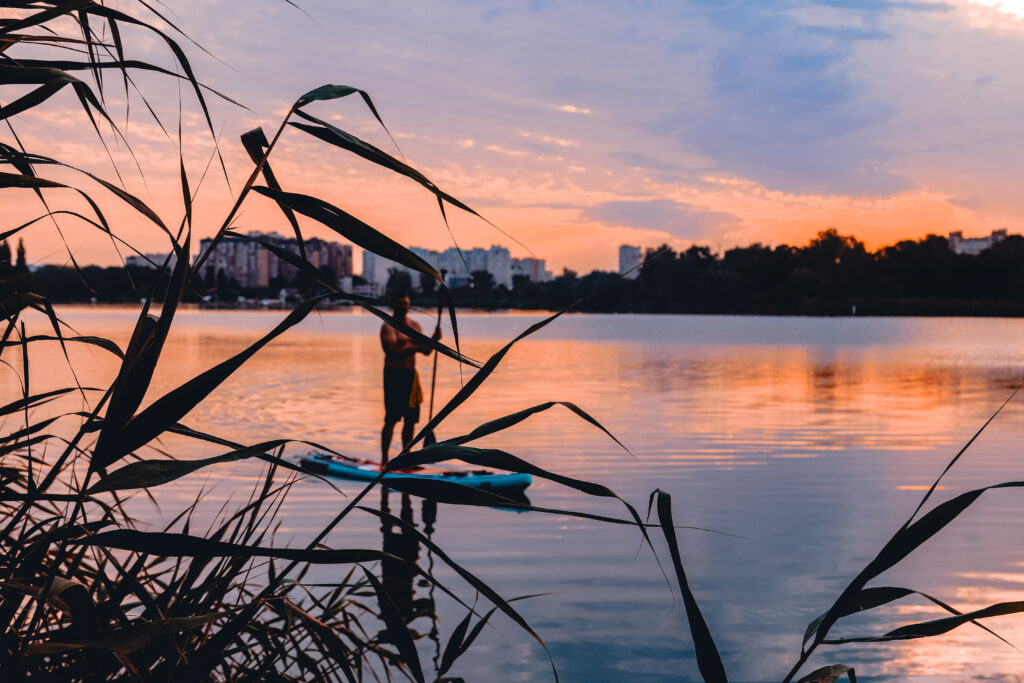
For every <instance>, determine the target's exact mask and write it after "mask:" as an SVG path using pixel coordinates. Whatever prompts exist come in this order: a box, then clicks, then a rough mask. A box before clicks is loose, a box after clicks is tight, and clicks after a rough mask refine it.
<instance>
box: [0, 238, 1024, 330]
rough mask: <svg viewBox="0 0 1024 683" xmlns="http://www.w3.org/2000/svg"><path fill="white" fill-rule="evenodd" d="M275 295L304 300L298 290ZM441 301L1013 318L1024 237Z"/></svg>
mask: <svg viewBox="0 0 1024 683" xmlns="http://www.w3.org/2000/svg"><path fill="white" fill-rule="evenodd" d="M12 256H13V255H12V253H11V249H10V248H9V247H8V246H7V244H6V243H3V244H0V278H3V277H6V278H12V277H13V278H25V279H31V280H32V282H33V286H34V287H35V288H36V290H37V291H42V292H44V293H45V294H46V295H47V296H49V297H50V298H51V300H53V301H60V302H87V301H92V300H95V301H98V302H104V303H124V302H132V301H137V300H138V296H139V295H138V292H139V291H147V289H148V288H149V287H151V286H152V285H153V283H154V281H155V280H156V279H157V277H158V274H157V271H155V270H152V269H146V268H134V267H129V268H121V267H114V268H101V267H97V266H88V267H84V268H82V269H81V270H76V269H75V268H70V267H58V266H46V267H43V268H39V269H36V270H34V271H32V272H29V271H28V269H27V268H26V266H25V251H24V246H23V245H19V248H18V256H17V260H16V261H15V262H12ZM211 279H212V278H211ZM356 280H357V281H358V278H356ZM432 283H433V281H431V282H430V283H415V285H416V286H414V283H413V282H412V281H411V279H410V278H409V276H408V273H406V272H404V271H396V272H394V273H393V274H392V277H391V279H390V280H389V282H388V285H387V291H386V293H385V297H387V296H390V295H391V294H392V293H393V292H394V291H395V290H396V289H406V290H408V289H415V290H417V291H416V292H415V294H414V297H413V299H414V304H415V305H416V306H418V307H422V308H427V309H429V308H432V307H433V306H434V305H436V299H437V292H436V290H435V289H434V288H432V287H430V286H429V285H430V284H432ZM274 284H275V285H277V286H290V287H292V288H295V289H306V288H309V284H307V283H304V282H289V283H283V282H282V283H274ZM423 284H427V285H428V286H427V287H425V288H424V287H422V285H423ZM207 285H208V286H207V287H206V289H204V290H202V291H197V292H193V295H192V296H191V297H190V298H191V300H193V301H198V300H199V296H198V295H199V294H206V295H209V294H212V295H213V298H214V299H215V300H219V301H222V302H229V301H233V300H234V299H236V298H237V297H238V296H243V297H251V298H260V297H266V296H277V292H278V290H277V289H276V288H267V291H263V290H260V291H256V290H253V291H249V290H246V289H245V288H241V287H238V285H237V283H235V282H232V281H230V279H227V280H225V279H224V278H223V277H221V278H218V281H216V282H210V283H207ZM271 290H273V291H271ZM298 293H301V292H298ZM452 295H453V298H454V300H455V303H456V305H458V306H463V307H473V308H485V309H491V310H494V309H504V308H520V309H543V310H557V309H560V308H564V307H565V306H568V305H570V304H572V303H574V302H576V301H579V300H581V299H582V302H581V303H579V304H578V306H577V310H580V311H588V312H617V313H627V312H635V313H732V314H761V315H850V314H857V315H1024V237H1020V236H1016V235H1011V236H1009V237H1007V238H1006V239H1005V240H1003V241H1001V242H999V243H997V244H995V245H993V246H992V247H991V248H989V249H986V250H985V251H983V252H981V253H980V254H978V255H976V256H974V255H969V254H957V253H955V252H953V251H952V250H951V249H950V248H949V243H948V241H947V240H946V238H945V237H942V236H939V235H928V236H926V237H924V238H921V239H919V240H903V241H900V242H898V243H896V244H893V245H891V246H887V247H883V248H881V249H878V250H876V251H870V250H868V249H867V248H866V247H865V245H864V243H863V242H861V241H860V240H858V239H857V238H855V237H853V236H850V235H842V234H839V233H838V232H837V231H836V230H825V231H822V232H820V233H818V235H817V236H815V237H814V238H813V239H812V240H811V241H810V242H809V243H808V244H806V245H804V246H790V245H786V244H783V245H778V246H774V247H772V246H766V245H764V244H752V245H750V246H746V247H736V248H733V249H727V250H725V251H724V252H722V253H716V252H714V251H713V250H712V249H711V248H710V247H708V246H701V245H694V246H692V247H690V248H689V249H686V250H684V251H678V252H677V251H675V250H673V249H671V248H670V247H668V246H662V247H659V248H655V249H648V250H647V252H646V255H645V258H644V262H643V265H642V266H641V268H640V271H639V275H638V276H637V277H636V278H635V279H630V278H624V277H620V276H619V275H618V274H617V273H613V272H603V271H594V272H591V273H589V274H587V275H583V276H579V275H578V274H577V273H575V272H573V271H571V270H568V269H566V270H564V271H563V272H562V274H561V275H559V276H558V277H556V278H554V279H553V280H551V281H550V282H531V281H530V280H529V279H528V278H525V277H516V278H514V282H513V285H512V287H511V288H509V287H506V286H504V285H496V284H495V282H494V278H493V276H491V274H490V273H487V272H486V271H478V272H475V273H473V274H472V278H471V279H470V282H469V284H468V285H467V286H465V287H461V288H458V289H454V290H452Z"/></svg>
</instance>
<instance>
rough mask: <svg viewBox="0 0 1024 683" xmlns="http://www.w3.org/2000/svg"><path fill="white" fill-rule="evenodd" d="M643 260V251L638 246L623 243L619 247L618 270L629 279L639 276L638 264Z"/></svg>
mask: <svg viewBox="0 0 1024 683" xmlns="http://www.w3.org/2000/svg"><path fill="white" fill-rule="evenodd" d="M643 262H644V252H643V250H642V249H641V248H640V247H635V246H633V245H631V244H623V245H622V246H621V247H619V272H620V273H623V274H624V275H625V276H626V277H627V278H629V279H630V280H635V279H637V278H638V277H640V267H639V266H640V265H641V264H642V263H643Z"/></svg>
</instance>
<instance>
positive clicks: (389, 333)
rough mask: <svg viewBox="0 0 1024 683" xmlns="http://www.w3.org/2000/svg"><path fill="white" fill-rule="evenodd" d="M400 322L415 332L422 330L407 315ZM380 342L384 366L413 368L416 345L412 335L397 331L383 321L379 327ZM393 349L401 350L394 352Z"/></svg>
mask: <svg viewBox="0 0 1024 683" xmlns="http://www.w3.org/2000/svg"><path fill="white" fill-rule="evenodd" d="M402 322H404V323H405V324H406V325H408V326H409V327H411V328H412V329H414V330H416V331H417V332H421V333H422V332H423V328H422V327H420V324H419V323H418V322H416V321H415V320H412V319H410V318H409V317H406V319H405V320H403V321H402ZM380 343H381V347H383V349H384V366H385V367H392V368H406V369H408V370H412V369H415V367H416V349H417V348H418V347H417V346H416V342H415V340H413V338H412V337H410V336H408V335H406V334H403V333H402V332H399V331H398V330H396V329H395V328H393V327H391V326H390V325H388V324H386V323H385V324H384V325H381V327H380ZM394 349H402V350H401V351H398V352H395V351H394Z"/></svg>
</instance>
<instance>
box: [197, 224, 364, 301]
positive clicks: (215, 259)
mask: <svg viewBox="0 0 1024 683" xmlns="http://www.w3.org/2000/svg"><path fill="white" fill-rule="evenodd" d="M247 237H249V238H251V239H246V238H244V237H234V236H227V237H222V238H221V239H220V240H219V241H218V242H217V245H216V247H214V250H213V252H212V253H211V254H210V256H209V258H208V259H207V260H206V263H205V264H203V270H202V276H203V279H204V280H205V281H206V282H207V284H211V285H212V284H214V283H218V282H220V281H221V279H222V278H223V279H226V280H227V281H228V282H230V281H231V280H234V281H235V282H237V283H238V285H239V286H240V287H247V288H252V287H268V286H270V283H271V282H272V281H275V280H283V281H284V282H292V281H293V280H294V279H295V276H296V275H297V274H298V272H299V269H298V268H296V267H295V266H293V265H291V264H290V263H288V262H287V261H284V260H282V259H280V258H278V257H277V256H276V255H275V254H274V253H273V252H272V251H271V250H270V249H267V248H266V247H264V246H263V245H262V244H261V243H260V242H257V241H256V240H257V239H259V240H262V241H263V242H267V243H269V244H272V245H273V246H275V247H277V248H279V249H284V250H287V251H290V252H292V253H293V254H299V253H300V249H299V241H298V240H297V239H296V238H294V237H284V236H282V235H279V234H277V233H273V232H272V233H261V232H250V233H248V235H247ZM211 242H212V240H210V239H204V240H201V241H200V242H199V250H200V253H205V252H206V250H207V249H209V247H210V244H211ZM303 247H304V248H305V251H306V259H307V260H308V261H309V262H310V263H311V264H312V265H313V266H314V267H316V268H320V269H321V270H322V271H323V272H327V273H330V274H331V275H332V277H333V278H334V279H335V280H340V279H341V278H343V277H345V276H349V275H352V245H350V244H339V243H337V242H328V241H326V240H322V239H319V238H316V237H314V238H311V239H308V240H303Z"/></svg>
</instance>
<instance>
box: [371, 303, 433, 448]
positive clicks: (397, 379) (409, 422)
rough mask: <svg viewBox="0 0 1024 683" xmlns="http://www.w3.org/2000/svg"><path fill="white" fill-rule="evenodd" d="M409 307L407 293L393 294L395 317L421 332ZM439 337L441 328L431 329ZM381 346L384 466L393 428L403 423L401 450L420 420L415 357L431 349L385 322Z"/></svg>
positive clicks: (419, 392)
mask: <svg viewBox="0 0 1024 683" xmlns="http://www.w3.org/2000/svg"><path fill="white" fill-rule="evenodd" d="M409 305H410V299H409V293H408V292H407V291H397V292H395V298H394V303H393V304H392V310H393V311H394V316H395V318H396V319H397V320H398V321H399V322H402V323H405V324H406V325H408V326H409V327H411V328H413V329H414V330H416V331H417V332H420V333H422V332H423V328H422V327H420V324H419V323H417V322H416V321H415V320H413V319H412V318H410V317H409V315H408V314H409ZM440 338H441V327H440V326H438V328H437V329H436V330H434V335H433V339H435V340H437V339H440ZM380 345H381V346H382V347H383V348H384V429H383V430H381V433H380V460H381V466H382V467H383V465H384V464H385V463H387V461H388V450H389V449H390V448H391V437H392V436H393V434H394V432H395V425H396V424H398V423H399V422H400V421H403V424H402V446H403V447H404V446H405V445H406V444H408V443H409V442H410V441H412V437H413V435H414V434H415V431H414V430H415V428H416V423H417V422H418V421H419V419H420V403H421V402H422V401H423V389H422V388H421V387H420V380H419V377H418V376H417V374H416V354H417V353H422V354H423V355H424V356H429V355H430V353H431V351H432V349H431V348H430V347H429V346H426V345H425V344H423V345H421V344H418V343H417V342H416V341H415V340H413V339H412V338H411V337H409V336H407V335H405V334H403V333H401V332H399V331H398V330H396V329H395V328H393V327H391V326H390V325H388V324H387V323H384V324H383V325H381V327H380Z"/></svg>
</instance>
